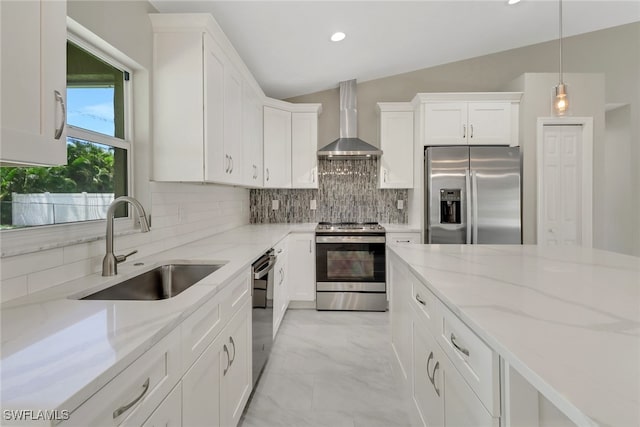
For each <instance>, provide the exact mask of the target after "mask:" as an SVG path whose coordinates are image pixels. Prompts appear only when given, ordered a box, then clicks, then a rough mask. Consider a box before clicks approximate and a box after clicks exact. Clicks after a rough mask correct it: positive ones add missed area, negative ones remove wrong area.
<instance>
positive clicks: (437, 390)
mask: <svg viewBox="0 0 640 427" xmlns="http://www.w3.org/2000/svg"><path fill="white" fill-rule="evenodd" d="M439 367H440V362H436V366H434V367H433V375H432V376H431V384H432V385H433V389H434V390H435V391H436V394H437V395H438V397H440V389H439V388H438V386H437V385H436V371H437V370H438V368H439Z"/></svg>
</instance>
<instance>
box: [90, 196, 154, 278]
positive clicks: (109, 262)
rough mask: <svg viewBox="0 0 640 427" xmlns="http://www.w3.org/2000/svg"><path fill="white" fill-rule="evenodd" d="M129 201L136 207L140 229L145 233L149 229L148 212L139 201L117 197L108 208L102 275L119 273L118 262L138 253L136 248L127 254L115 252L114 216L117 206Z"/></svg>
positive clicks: (126, 197) (127, 197)
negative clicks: (105, 248) (105, 251)
mask: <svg viewBox="0 0 640 427" xmlns="http://www.w3.org/2000/svg"><path fill="white" fill-rule="evenodd" d="M125 202H128V203H130V204H131V206H133V207H134V208H135V211H136V214H137V215H138V219H139V221H140V229H141V231H142V232H143V233H146V232H147V231H149V222H147V214H146V212H145V211H144V208H143V207H142V205H141V204H140V202H139V201H137V200H136V199H134V198H133V197H129V196H121V197H118V198H117V199H115V200H114V201H113V202H111V204H110V205H109V209H107V253H106V255H105V256H104V258H103V259H102V275H103V276H115V275H116V274H118V264H119V263H121V262H124V261H126V260H127V258H128V257H130V256H131V255H133V254H135V253H137V252H138V251H137V250H135V251H133V252H130V253H128V254H126V255H114V254H113V217H114V215H115V210H116V206H117V205H119V204H120V203H125Z"/></svg>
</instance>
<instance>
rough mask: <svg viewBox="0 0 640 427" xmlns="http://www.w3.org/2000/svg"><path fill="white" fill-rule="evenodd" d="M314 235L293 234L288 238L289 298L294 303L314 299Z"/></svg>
mask: <svg viewBox="0 0 640 427" xmlns="http://www.w3.org/2000/svg"><path fill="white" fill-rule="evenodd" d="M314 240H315V234H314V233H293V234H290V235H289V238H288V243H287V246H288V249H287V254H288V255H287V258H288V261H287V262H288V268H287V270H288V271H289V277H288V285H289V297H290V299H291V300H294V301H315V299H316V274H315V273H316V246H315V242H314Z"/></svg>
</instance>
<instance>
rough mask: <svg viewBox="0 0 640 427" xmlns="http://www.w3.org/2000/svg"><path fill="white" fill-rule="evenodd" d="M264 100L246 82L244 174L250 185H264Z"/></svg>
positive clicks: (244, 91)
mask: <svg viewBox="0 0 640 427" xmlns="http://www.w3.org/2000/svg"><path fill="white" fill-rule="evenodd" d="M262 153H263V149H262V101H261V99H260V97H259V96H258V95H257V94H256V93H255V92H254V91H253V89H252V88H251V87H250V86H249V85H248V84H247V83H246V82H245V85H244V87H243V102H242V159H243V166H242V175H243V177H244V178H243V183H244V185H246V186H248V187H258V188H259V187H262V185H263V177H262V170H263V160H262Z"/></svg>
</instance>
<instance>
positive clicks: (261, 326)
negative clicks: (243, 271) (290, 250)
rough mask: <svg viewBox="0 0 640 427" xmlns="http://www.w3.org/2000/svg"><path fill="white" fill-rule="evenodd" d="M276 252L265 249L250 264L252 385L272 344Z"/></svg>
mask: <svg viewBox="0 0 640 427" xmlns="http://www.w3.org/2000/svg"><path fill="white" fill-rule="evenodd" d="M275 264H276V254H275V253H274V251H273V249H270V250H269V251H267V252H266V253H265V254H264V255H263V256H261V257H260V259H258V260H257V261H256V262H254V263H253V265H252V266H251V268H252V271H251V275H252V279H253V284H252V285H253V287H252V289H253V313H252V314H253V319H252V322H251V325H252V328H253V330H252V335H253V338H252V339H253V385H254V387H255V385H256V382H257V381H258V377H259V376H260V374H261V373H262V369H263V368H264V365H265V363H266V362H267V359H268V358H269V353H270V352H271V345H272V344H273V274H274V273H273V267H274V266H275Z"/></svg>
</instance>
